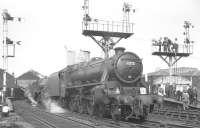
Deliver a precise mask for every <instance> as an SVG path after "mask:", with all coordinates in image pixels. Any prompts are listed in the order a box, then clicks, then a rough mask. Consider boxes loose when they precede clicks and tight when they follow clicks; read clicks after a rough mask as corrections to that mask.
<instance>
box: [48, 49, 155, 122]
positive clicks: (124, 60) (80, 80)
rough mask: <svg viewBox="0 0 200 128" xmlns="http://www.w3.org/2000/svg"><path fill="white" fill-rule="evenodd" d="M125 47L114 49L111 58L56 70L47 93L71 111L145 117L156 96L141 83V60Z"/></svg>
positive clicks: (114, 116)
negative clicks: (148, 91) (146, 92)
mask: <svg viewBox="0 0 200 128" xmlns="http://www.w3.org/2000/svg"><path fill="white" fill-rule="evenodd" d="M124 50H125V49H124V48H121V47H120V48H115V55H114V56H112V57H110V58H107V59H102V58H93V59H91V61H89V62H81V63H78V64H74V65H70V66H67V67H66V68H64V69H63V70H61V71H59V72H58V73H54V74H53V75H51V76H50V77H49V78H48V81H51V80H53V81H54V84H51V82H50V83H49V84H48V83H47V86H48V87H47V92H48V93H49V94H48V95H50V96H51V98H52V99H54V100H59V101H61V104H62V105H64V106H65V107H67V108H68V109H69V110H71V111H76V112H80V113H87V114H90V115H93V114H94V115H97V116H106V115H109V116H112V118H113V119H115V120H116V119H129V118H137V119H145V118H146V117H147V115H148V113H149V108H150V106H151V105H152V104H153V99H152V97H151V96H150V95H147V94H145V86H144V84H143V83H142V82H141V77H142V71H143V64H142V60H141V59H140V58H139V57H138V56H137V55H136V54H134V53H132V52H124ZM56 79H57V82H55V80H56ZM55 83H57V84H55ZM142 90H143V91H142ZM141 92H143V94H141Z"/></svg>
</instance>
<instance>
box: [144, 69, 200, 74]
mask: <svg viewBox="0 0 200 128" xmlns="http://www.w3.org/2000/svg"><path fill="white" fill-rule="evenodd" d="M173 72H174V74H173V75H179V76H200V70H198V69H197V68H191V67H180V68H177V69H176V70H174V69H173ZM148 76H169V69H160V70H158V71H155V72H151V73H148Z"/></svg>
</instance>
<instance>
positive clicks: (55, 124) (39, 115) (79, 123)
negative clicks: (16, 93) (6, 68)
mask: <svg viewBox="0 0 200 128" xmlns="http://www.w3.org/2000/svg"><path fill="white" fill-rule="evenodd" d="M15 108H16V112H17V113H20V115H22V116H23V117H24V118H25V120H26V121H27V122H30V121H31V122H30V123H31V124H34V125H35V126H36V127H38V128H66V126H67V127H68V128H73V127H74V128H98V127H99V126H97V125H96V124H94V123H91V122H86V121H84V120H78V119H75V118H73V117H72V116H71V118H64V117H62V116H58V115H55V114H52V113H48V112H46V111H43V110H40V109H38V108H31V106H26V105H25V104H21V103H20V104H19V103H15ZM101 128H108V127H104V126H101Z"/></svg>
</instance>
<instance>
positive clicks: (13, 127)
mask: <svg viewBox="0 0 200 128" xmlns="http://www.w3.org/2000/svg"><path fill="white" fill-rule="evenodd" d="M0 128H35V127H34V126H33V125H31V124H29V123H27V122H25V121H24V120H23V118H22V117H20V116H19V115H17V114H16V113H10V114H9V116H8V117H0Z"/></svg>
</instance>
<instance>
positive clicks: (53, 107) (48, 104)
mask: <svg viewBox="0 0 200 128" xmlns="http://www.w3.org/2000/svg"><path fill="white" fill-rule="evenodd" d="M43 103H44V106H45V108H46V110H47V111H48V112H50V113H65V112H66V110H65V109H63V108H62V107H61V106H59V104H58V103H57V102H56V101H53V100H51V99H50V98H48V99H45V100H43Z"/></svg>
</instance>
